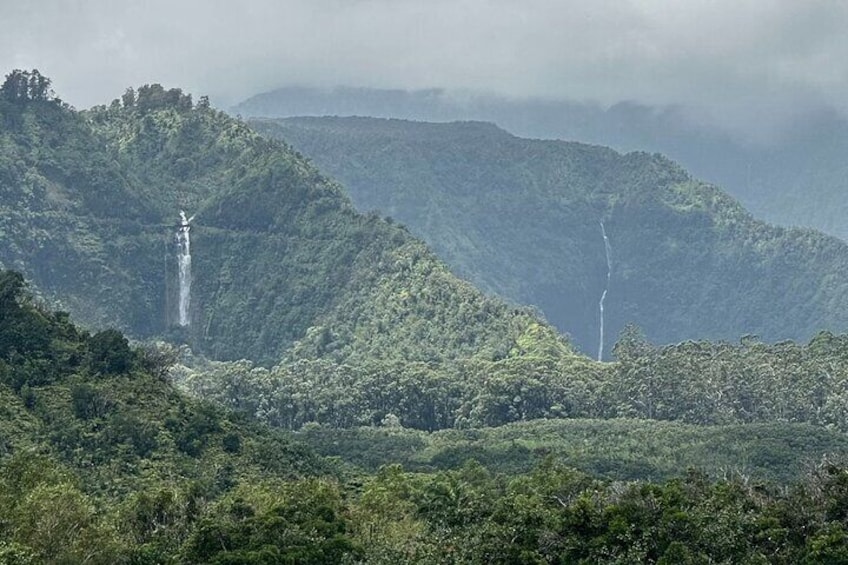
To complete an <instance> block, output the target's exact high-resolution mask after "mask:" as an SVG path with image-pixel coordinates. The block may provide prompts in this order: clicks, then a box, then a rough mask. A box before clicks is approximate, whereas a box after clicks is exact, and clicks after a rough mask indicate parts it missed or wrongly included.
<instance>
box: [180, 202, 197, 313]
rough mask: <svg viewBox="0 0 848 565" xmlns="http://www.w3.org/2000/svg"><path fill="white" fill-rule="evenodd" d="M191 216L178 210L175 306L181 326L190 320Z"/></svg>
mask: <svg viewBox="0 0 848 565" xmlns="http://www.w3.org/2000/svg"><path fill="white" fill-rule="evenodd" d="M193 219H194V216H192V217H191V218H186V214H185V212H184V211H182V210H180V225H179V226H177V237H176V239H177V268H178V282H179V302H178V306H177V314H178V316H177V322H178V323H179V325H181V326H188V325H189V322H190V318H189V307H190V306H191V238H190V236H189V230H191V225H190V224H191V221H192V220H193Z"/></svg>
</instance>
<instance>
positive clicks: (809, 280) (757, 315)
mask: <svg viewBox="0 0 848 565" xmlns="http://www.w3.org/2000/svg"><path fill="white" fill-rule="evenodd" d="M250 123H251V124H252V125H253V126H254V127H256V128H257V129H259V130H260V131H262V132H263V133H265V134H266V135H270V136H273V137H276V138H281V139H284V140H286V141H287V142H288V143H291V144H292V145H294V146H295V147H296V148H298V150H299V151H301V152H302V153H304V154H306V155H308V156H310V158H311V159H312V160H313V161H314V162H316V163H317V164H318V165H319V166H320V167H321V168H322V169H323V170H326V171H327V172H328V173H330V174H332V175H334V176H335V177H336V178H337V179H339V180H340V181H341V182H342V183H343V184H344V185H345V186H346V187H347V189H348V191H349V192H350V195H351V198H352V199H353V201H354V203H355V204H356V205H357V206H358V207H359V208H360V209H362V210H370V209H377V210H379V211H380V213H384V214H388V215H390V216H392V217H394V218H396V219H398V220H399V221H401V222H403V223H405V224H407V225H408V226H409V227H410V229H411V230H412V231H413V233H415V234H416V235H417V236H419V237H422V238H423V239H425V240H426V241H428V243H430V245H432V246H433V248H434V249H435V250H436V252H437V253H439V255H440V256H441V257H443V258H444V259H445V260H446V261H447V262H448V263H449V264H450V265H451V267H452V268H453V269H454V270H455V272H457V273H458V274H460V276H463V277H466V278H470V279H471V280H472V281H474V282H475V283H476V284H478V285H479V286H480V287H481V288H483V289H485V290H487V291H489V292H497V293H499V294H501V295H502V296H505V297H506V298H508V299H510V300H513V301H515V302H518V303H528V304H534V305H536V306H538V307H539V308H540V309H541V310H542V312H543V313H545V315H546V317H547V318H548V319H549V320H550V321H551V322H552V323H554V324H555V325H556V326H557V327H559V328H560V330H562V331H566V332H568V333H570V334H571V335H572V336H573V337H574V339H575V341H576V343H578V344H579V345H580V347H581V349H582V350H583V351H584V352H587V353H589V354H590V355H591V354H593V353H594V351H597V349H598V316H599V313H598V301H599V299H600V297H601V294H602V290H603V286H604V282H603V281H604V280H605V277H606V267H607V265H606V260H605V258H604V256H605V251H604V241H603V238H602V233H601V227H600V222H604V224H605V227H606V230H607V232H608V234H609V241H610V243H611V247H612V256H613V271H612V275H613V277H612V281H611V286H610V288H609V292H608V295H607V297H606V316H607V317H608V320H607V322H609V323H608V325H607V332H605V343H604V349H605V350H606V351H610V350H611V347H612V344H613V339H614V336H615V335H616V334H617V333H618V331H620V330H621V329H622V328H623V327H624V325H625V324H627V323H629V322H633V323H636V324H638V325H640V326H642V327H643V328H644V329H645V331H646V333H647V334H648V337H649V339H651V340H652V341H655V342H659V343H673V342H677V341H681V340H684V339H701V338H707V339H725V340H736V339H738V338H739V336H741V335H744V334H750V333H753V334H758V335H760V336H762V337H763V339H767V340H772V341H777V340H780V339H801V340H806V339H809V338H810V337H812V336H813V335H814V334H815V333H816V332H817V331H819V330H822V329H830V330H833V331H841V330H843V329H844V328H845V327H846V323H848V303H846V301H845V299H844V294H843V292H842V291H841V290H840V289H842V288H843V287H844V285H843V284H842V283H840V282H839V281H841V280H844V277H845V276H846V275H848V273H846V269H845V263H846V262H848V247H846V246H845V245H844V244H843V243H842V242H841V241H839V240H838V239H836V238H833V237H829V236H826V235H824V234H818V233H816V232H813V231H812V230H800V229H790V228H781V227H776V226H770V225H768V224H765V223H762V222H758V221H756V220H755V219H754V218H753V217H752V216H751V215H750V213H748V212H747V211H746V210H745V209H744V208H743V207H742V206H741V205H740V204H739V203H738V202H736V201H735V200H734V199H732V198H731V197H730V196H729V195H727V194H726V193H724V192H723V191H721V190H720V189H718V188H717V187H715V186H713V185H710V184H707V183H703V182H700V181H697V180H695V179H693V178H692V176H691V175H690V174H689V173H687V172H686V171H684V170H683V169H682V168H681V167H680V166H679V165H677V164H676V163H674V162H672V161H670V160H669V159H667V158H665V157H663V156H661V155H658V154H648V153H644V152H632V153H626V154H620V153H618V152H616V151H614V150H612V149H609V148H603V147H596V146H592V145H587V144H580V143H576V142H563V141H545V140H525V139H523V138H519V137H517V136H512V135H511V134H509V133H507V132H506V131H504V130H501V129H495V128H494V127H490V128H484V129H483V130H477V129H476V125H472V126H468V127H470V128H471V129H472V130H474V132H478V131H483V132H484V133H483V134H482V136H479V137H478V136H476V133H472V132H469V131H465V128H466V127H467V125H466V124H465V123H463V122H454V123H439V124H421V123H419V122H406V123H405V124H400V123H398V122H395V121H391V120H385V119H381V118H375V119H371V120H370V121H369V119H368V118H362V117H357V118H341V117H326V118H319V117H303V118H287V119H281V120H265V119H263V120H252V121H251V122H250ZM419 132H423V133H419ZM436 132H439V133H436ZM470 137H473V140H472V141H469V138H470ZM569 293H572V294H573V295H574V296H568V294H569ZM775 304H782V306H781V307H779V308H776V307H775V306H774V305H775ZM608 336H609V337H608ZM607 339H609V341H607Z"/></svg>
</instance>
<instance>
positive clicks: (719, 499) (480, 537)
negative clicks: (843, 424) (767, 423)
mask: <svg viewBox="0 0 848 565" xmlns="http://www.w3.org/2000/svg"><path fill="white" fill-rule="evenodd" d="M0 290H1V291H2V292H0V311H2V316H3V318H2V319H3V320H4V324H2V326H0V347H2V350H0V358H2V359H3V360H4V361H3V364H2V371H0V377H2V378H1V379H0V398H2V400H3V404H2V406H3V409H2V412H0V416H2V419H0V431H2V438H3V442H2V445H3V451H2V452H0V511H2V513H1V514H0V515H2V516H3V520H2V521H0V556H2V559H3V561H4V562H9V563H79V562H88V563H279V562H296V563H315V564H319V563H389V562H399V561H400V562H405V563H433V562H458V563H479V562H496V563H620V562H644V563H681V562H693V563H701V562H703V563H706V562H745V563H755V562H762V563H787V564H788V563H822V562H833V563H838V562H841V561H844V560H845V558H846V555H845V547H846V541H847V540H846V537H848V534H846V530H845V519H846V512H845V508H846V504H845V500H844V498H845V492H846V489H845V482H846V477H848V472H846V470H845V469H846V468H845V467H844V466H842V465H841V464H840V463H839V462H838V461H835V460H829V459H825V460H823V461H822V462H821V463H820V464H818V465H816V466H810V467H809V470H808V471H807V472H806V474H804V475H803V476H802V477H801V478H800V479H798V480H797V481H795V482H794V486H792V487H791V488H786V487H777V486H771V485H769V484H768V483H763V482H759V481H757V482H751V481H750V480H748V479H747V478H746V477H743V476H731V477H727V478H724V479H720V480H717V481H714V480H711V479H709V478H708V477H707V476H705V475H703V474H700V473H698V472H695V471H690V472H689V473H688V474H686V475H684V476H683V477H681V478H674V479H670V480H666V481H664V482H662V483H644V482H632V483H624V482H619V481H609V480H602V479H593V478H591V477H590V476H588V475H585V474H582V473H580V472H578V471H575V470H574V469H571V468H568V467H564V466H562V465H561V464H559V463H557V462H556V461H555V460H554V457H547V458H544V459H543V460H542V461H541V462H539V463H538V464H537V465H536V466H535V467H534V468H533V469H531V470H529V471H522V472H517V470H511V471H510V472H509V473H507V474H501V473H497V474H492V473H491V472H490V471H488V470H486V468H485V467H482V466H480V465H479V464H478V463H474V462H468V463H465V464H463V465H462V466H461V467H458V468H456V467H454V466H453V465H448V466H449V467H454V468H451V469H450V470H443V471H438V472H428V473H408V472H404V471H403V469H402V468H401V467H400V466H398V465H388V466H383V467H381V468H380V469H378V471H377V472H376V473H375V474H373V475H359V476H350V478H352V479H354V480H349V481H344V482H343V481H340V480H339V479H340V478H342V477H343V476H344V474H345V472H344V471H343V470H341V469H340V468H339V467H338V466H335V467H333V466H331V465H330V464H329V463H328V462H326V461H322V460H321V459H319V458H317V457H316V456H314V455H312V454H311V453H310V452H309V451H308V450H307V449H305V448H301V447H297V445H296V444H293V443H291V442H289V441H287V440H285V439H283V438H281V437H279V436H276V435H274V434H273V433H271V432H269V431H268V430H266V429H264V428H261V427H259V426H255V425H250V424H247V423H245V422H243V421H240V420H239V418H237V417H236V416H234V415H232V414H228V413H227V412H223V411H220V410H217V409H215V408H213V407H211V406H208V405H204V404H199V403H195V402H191V401H188V400H186V399H185V398H183V397H182V396H180V395H179V394H178V393H176V392H175V391H174V390H173V389H170V388H169V386H168V385H167V383H166V382H163V381H162V380H161V379H160V378H159V377H158V376H156V375H155V374H154V373H155V371H152V372H151V371H150V370H148V369H149V368H150V367H153V368H155V366H154V362H155V361H157V360H161V359H163V356H161V355H160V356H157V355H153V354H152V353H151V352H150V351H149V350H147V351H145V350H139V349H132V348H130V347H128V345H127V343H126V340H125V339H124V338H123V337H122V336H121V335H120V334H119V333H117V332H113V331H107V332H102V333H100V334H95V335H90V334H88V333H86V332H84V331H81V330H79V329H78V328H76V327H75V326H73V325H72V324H70V323H69V322H68V321H67V316H66V315H65V314H61V313H52V312H49V311H47V310H44V309H42V308H40V307H38V306H37V305H36V304H35V303H34V302H33V300H32V298H31V297H30V296H29V295H28V294H27V293H26V292H25V290H24V288H23V283H22V278H21V276H20V275H18V274H16V273H13V272H8V271H7V272H3V273H1V274H0ZM164 358H167V356H165V357H164ZM540 426H541V424H540ZM754 430H756V428H754ZM540 431H541V428H540ZM551 431H552V432H553V434H554V435H559V433H560V432H559V431H558V430H556V429H553V430H551ZM304 433H305V434H307V435H310V434H311V435H313V438H312V439H313V440H314V439H315V438H316V437H318V436H314V434H315V433H316V430H314V429H312V430H311V431H307V432H304ZM482 433H489V434H491V433H492V432H491V431H490V432H478V434H482ZM465 434H466V438H467V439H470V438H471V437H473V436H472V435H468V434H469V432H465ZM324 437H325V439H324V441H325V442H326V440H327V438H326V436H324ZM504 437H508V435H507V436H504ZM538 437H539V438H540V439H542V437H543V436H541V435H539V436H538ZM446 439H447V438H446ZM346 445H347V446H348V448H350V447H352V446H351V444H346ZM477 452H478V453H479V452H480V451H479V450H478V451H477ZM457 455H458V454H456V453H455V454H454V457H456V456H457ZM441 456H442V457H443V458H444V457H450V455H449V453H448V451H447V450H445V451H443V452H442V455H441Z"/></svg>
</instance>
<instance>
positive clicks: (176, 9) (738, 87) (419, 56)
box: [0, 0, 848, 128]
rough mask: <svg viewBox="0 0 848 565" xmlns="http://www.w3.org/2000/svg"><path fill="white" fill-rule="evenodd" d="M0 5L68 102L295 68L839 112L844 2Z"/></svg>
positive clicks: (726, 116) (406, 80)
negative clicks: (149, 85) (154, 86)
mask: <svg viewBox="0 0 848 565" xmlns="http://www.w3.org/2000/svg"><path fill="white" fill-rule="evenodd" d="M0 21H3V22H4V24H5V25H4V33H3V34H2V35H1V36H0V65H2V66H3V67H4V68H5V69H6V70H11V69H12V68H33V67H35V68H38V69H39V70H41V71H42V72H43V73H44V74H46V75H48V76H50V77H52V78H53V80H54V86H55V88H56V90H57V91H58V92H59V94H60V95H61V96H62V97H63V98H64V99H66V100H67V101H69V102H70V103H72V104H74V105H76V106H77V107H88V106H90V105H93V104H101V103H107V102H108V101H109V100H111V99H112V98H116V97H118V96H119V95H120V94H121V93H122V92H123V90H124V89H125V88H126V87H127V86H131V85H139V84H144V83H149V82H161V83H163V84H165V85H166V86H180V87H182V88H183V89H185V90H188V91H190V92H193V93H195V94H198V95H199V94H208V95H210V96H212V98H213V100H215V101H217V102H218V103H219V104H220V105H222V106H224V105H228V104H232V103H235V102H237V101H239V100H241V99H243V98H246V97H248V96H250V95H252V94H255V93H258V92H261V91H264V90H269V89H272V88H275V87H278V86H283V85H292V84H300V85H311V86H334V85H340V84H344V85H352V86H371V87H383V88H386V87H388V88H408V89H415V88H428V87H443V88H448V89H458V90H475V91H483V92H489V93H493V94H498V95H503V96H512V97H543V98H559V99H576V100H592V101H598V102H600V103H602V104H613V103H615V102H618V101H620V100H632V101H636V102H639V103H644V104H652V105H677V106H682V107H685V108H688V109H689V111H690V112H691V113H692V116H693V118H694V119H698V120H704V121H709V122H713V123H718V124H722V125H724V126H726V127H728V128H733V127H751V126H754V125H756V124H760V125H762V124H767V123H778V122H782V121H785V120H786V119H787V118H791V117H793V116H795V115H797V114H798V113H799V112H805V111H808V110H809V109H811V108H818V107H821V106H830V107H833V108H835V109H837V110H838V111H840V112H846V111H848V102H846V100H845V97H844V93H845V92H846V91H848V34H846V33H844V30H845V29H848V4H846V3H841V2H831V1H824V0H809V1H805V2H798V1H795V0H791V1H790V0H784V1H780V0H734V1H729V0H728V1H724V0H722V1H718V0H713V1H709V0H687V1H686V2H667V1H660V0H644V1H639V2H636V1H630V2H626V1H625V2H622V1H612V0H579V1H578V0H566V1H562V0H522V1H519V0H515V1H506V0H287V1H283V2H280V1H277V0H253V1H245V2H229V1H226V2H225V1H222V0H218V1H208V0H207V1H202V0H189V1H185V2H173V1H165V0H148V1H140V2H113V1H111V0H91V1H83V0H40V1H39V2H29V3H27V2H4V3H3V4H2V5H0Z"/></svg>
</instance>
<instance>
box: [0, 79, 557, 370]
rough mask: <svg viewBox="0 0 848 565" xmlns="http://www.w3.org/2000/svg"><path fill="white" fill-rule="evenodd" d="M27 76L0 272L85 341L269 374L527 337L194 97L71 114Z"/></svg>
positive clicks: (500, 307)
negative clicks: (123, 339)
mask: <svg viewBox="0 0 848 565" xmlns="http://www.w3.org/2000/svg"><path fill="white" fill-rule="evenodd" d="M39 77H40V75H36V73H27V72H23V71H15V72H13V73H11V74H10V75H9V77H8V78H7V81H6V83H5V86H4V87H3V89H2V91H0V94H2V96H0V123H2V124H3V127H2V129H0V265H2V266H5V267H7V268H15V269H17V270H19V271H21V272H22V273H24V275H25V276H26V278H27V280H29V281H31V282H32V283H33V285H34V288H35V290H36V292H37V293H39V294H40V295H41V296H42V297H44V298H45V299H46V300H48V301H49V302H50V303H51V304H55V305H57V306H58V307H60V308H61V309H62V310H67V311H69V312H70V313H71V314H73V315H74V317H75V318H76V319H79V320H80V321H81V322H82V323H84V324H85V325H86V326H87V327H89V328H106V327H116V328H118V329H120V330H122V331H124V332H126V333H128V334H129V335H131V336H133V337H135V338H150V337H159V338H165V339H166V340H169V341H176V342H187V343H190V344H191V346H192V348H193V350H194V351H196V352H198V353H203V354H205V355H206V356H209V357H212V358H216V359H240V358H249V359H252V360H255V361H257V362H262V363H266V364H272V363H274V362H278V361H279V360H280V359H281V358H283V357H289V358H292V359H296V358H303V357H308V358H325V357H329V358H332V359H335V360H342V359H347V358H349V357H352V358H356V357H359V358H365V357H369V358H370V357H375V356H376V357H381V358H383V357H400V356H402V357H403V358H405V359H408V360H411V361H427V362H430V361H441V360H447V359H458V358H465V357H471V356H477V355H480V356H485V357H497V356H503V355H505V354H506V353H507V352H509V351H510V350H511V349H513V348H515V347H516V345H515V344H516V340H518V339H519V338H521V339H524V340H525V341H526V339H527V335H528V334H527V331H528V329H529V328H531V327H535V326H537V325H539V323H540V322H539V320H538V318H537V317H536V316H535V315H534V314H532V313H531V312H528V311H524V310H518V309H515V308H513V307H508V306H506V305H505V304H503V303H502V302H500V301H499V300H495V299H491V298H487V297H484V296H483V295H482V294H481V293H479V292H478V291H477V290H475V289H474V288H473V287H471V286H470V285H467V284H465V283H463V282H461V281H459V280H457V279H456V278H455V277H453V276H452V275H451V274H450V273H449V272H448V271H447V269H446V268H445V267H444V266H443V265H442V264H441V263H440V262H439V261H438V260H437V259H436V258H435V257H434V256H433V255H432V253H430V252H429V251H428V250H427V249H426V248H425V247H424V246H423V245H422V244H421V243H420V242H418V241H417V240H415V239H414V238H413V237H412V236H410V235H409V233H407V232H406V231H405V230H404V229H403V228H401V227H399V226H397V225H394V224H392V223H389V222H387V221H384V220H382V219H380V218H378V217H377V216H375V215H370V216H364V215H361V214H358V213H357V212H356V211H355V210H354V209H353V207H352V206H351V205H350V204H349V202H348V201H347V199H346V197H345V196H343V194H342V192H341V190H340V189H339V187H338V186H337V185H335V184H333V183H332V182H330V181H329V180H327V179H326V178H325V177H323V176H322V175H321V174H320V173H319V172H318V171H317V170H316V169H315V168H314V167H312V166H311V165H309V164H308V163H307V162H306V161H305V160H304V159H303V158H302V157H301V156H299V155H298V154H297V153H295V152H293V151H292V150H290V149H289V148H287V147H286V146H284V145H282V144H280V143H278V142H274V141H268V140H265V139H263V138H262V137H260V136H258V135H257V134H255V133H254V132H252V131H251V130H250V129H248V128H247V127H246V126H245V125H244V124H242V123H240V122H239V121H237V120H235V119H233V118H230V117H228V116H226V115H225V114H223V113H221V112H217V111H215V110H213V109H211V108H210V107H209V103H208V101H207V100H205V99H201V100H200V101H199V102H198V103H194V102H193V101H192V98H191V96H189V95H187V94H184V93H182V92H181V91H180V90H179V89H170V90H166V89H164V88H163V87H161V86H160V85H156V84H154V85H145V86H143V87H140V88H138V89H137V90H134V89H129V90H128V91H127V92H126V93H125V94H124V95H123V96H122V97H121V99H120V100H118V99H116V100H115V101H113V102H112V104H111V105H109V106H108V107H106V106H104V107H97V108H94V109H92V110H90V111H87V112H76V111H74V110H72V109H70V108H68V107H67V106H66V105H64V104H62V103H61V102H60V101H59V100H58V99H55V98H52V95H48V94H41V92H42V91H44V92H49V82H48V83H47V85H48V87H45V88H46V90H45V89H44V88H42V86H39V85H41V83H40V82H39V81H42V80H43V79H42V78H39ZM31 83H32V85H31ZM24 84H25V85H26V89H25V92H24V90H22V89H24V87H23V86H21V85H24ZM180 209H184V210H186V211H187V213H188V215H189V216H195V220H194V221H193V222H192V228H191V237H192V241H191V243H192V247H191V249H192V256H193V257H192V271H193V286H192V289H191V295H192V302H191V304H192V309H191V312H190V318H191V324H190V326H189V327H180V326H178V325H177V324H176V321H175V320H174V316H173V312H175V311H176V295H177V281H176V272H177V266H176V259H175V250H174V244H173V240H174V231H175V226H176V223H177V221H178V218H179V215H178V214H179V211H180ZM542 333H544V334H549V335H551V336H553V335H554V332H553V330H551V329H550V328H547V329H546V330H545V331H544V332H542ZM546 339H547V338H546ZM563 347H564V346H563Z"/></svg>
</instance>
